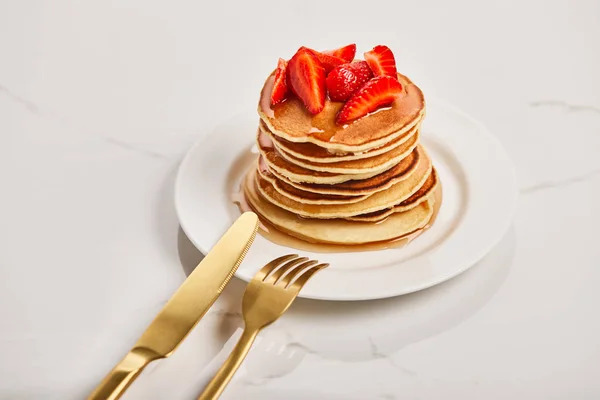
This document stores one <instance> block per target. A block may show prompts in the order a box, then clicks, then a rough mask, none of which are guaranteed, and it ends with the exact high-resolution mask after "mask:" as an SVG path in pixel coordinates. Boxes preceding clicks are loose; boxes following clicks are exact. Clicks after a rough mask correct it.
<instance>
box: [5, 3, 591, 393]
mask: <svg viewBox="0 0 600 400" xmlns="http://www.w3.org/2000/svg"><path fill="white" fill-rule="evenodd" d="M323 3H325V4H320V2H317V1H302V2H300V1H296V2H285V1H245V2H242V1H239V2H237V3H236V2H216V1H215V2H202V1H186V2H183V1H181V2H160V1H143V0H137V1H132V0H125V1H95V2H90V1H86V2H82V1H75V0H73V1H58V0H56V1H46V2H44V1H17V0H13V1H9V0H4V1H0V182H2V191H1V195H0V198H1V199H2V200H1V202H0V205H1V207H0V239H1V240H0V243H1V245H0V398H1V399H61V400H65V399H66V400H69V399H81V398H84V397H85V395H86V394H87V393H88V392H90V391H91V390H92V388H93V387H94V386H95V384H96V383H97V382H98V380H99V379H100V378H101V377H102V376H103V375H104V374H105V373H106V372H107V371H108V370H109V369H110V367H111V366H112V365H113V364H114V363H115V362H116V361H117V360H118V359H119V358H120V357H121V356H122V355H123V354H124V353H125V352H126V350H127V349H128V348H129V347H130V346H131V345H132V344H133V342H134V341H135V340H136V338H137V337H138V336H139V334H140V333H141V332H142V331H143V330H144V329H145V327H146V325H147V324H148V322H149V321H150V320H151V319H152V317H153V316H154V314H155V313H156V312H157V311H158V310H159V309H160V307H161V306H162V305H163V304H164V302H165V301H166V300H167V299H168V298H169V296H170V295H171V294H172V293H173V291H174V290H175V289H176V288H177V287H178V285H179V284H180V283H181V282H182V280H183V279H184V278H185V271H186V270H187V271H189V269H190V268H192V267H193V266H194V265H195V264H196V263H197V262H198V260H199V259H200V257H201V255H200V254H199V253H198V252H197V251H195V249H193V248H192V246H191V245H190V243H189V242H188V241H187V239H186V238H185V236H184V235H183V234H182V233H181V232H180V231H179V228H178V223H177V220H176V218H175V214H174V210H173V203H172V190H173V178H174V174H175V170H176V167H177V165H178V163H179V161H180V160H181V157H182V155H183V154H184V153H185V151H186V150H187V149H188V147H189V146H190V144H191V143H193V142H194V141H195V140H197V139H198V138H200V137H202V135H204V134H206V132H208V131H209V129H210V127H211V126H214V125H216V124H218V123H219V122H220V121H222V120H223V119H224V118H227V117H228V116H229V115H231V114H232V113H235V112H239V111H241V110H244V109H247V108H249V107H250V108H253V107H254V106H255V101H256V98H257V94H258V90H259V88H260V86H261V83H262V81H263V79H264V76H265V74H266V73H267V72H268V71H270V69H271V68H273V66H274V65H275V63H276V60H277V58H278V57H280V56H282V57H289V56H290V55H291V54H292V53H293V51H294V50H295V48H297V47H298V46H300V45H303V44H306V45H310V46H313V47H315V48H330V47H335V46H337V45H341V44H345V43H347V42H353V41H355V42H357V43H358V45H359V47H360V48H361V49H367V48H370V46H373V45H375V44H379V43H385V44H388V45H390V46H391V47H392V48H393V49H394V50H395V52H396V54H397V58H398V62H399V65H400V69H401V71H403V72H404V73H406V74H407V75H409V76H411V78H413V79H414V81H415V82H417V83H418V84H420V86H421V87H422V88H423V89H424V91H425V93H426V94H429V95H435V96H438V97H440V98H443V99H446V100H448V101H450V102H451V103H453V104H455V105H457V106H458V107H460V108H462V109H463V110H465V111H466V112H468V113H470V114H471V115H473V116H474V117H476V118H478V119H480V120H481V121H482V122H484V123H485V124H486V125H487V126H488V127H489V128H490V129H491V130H492V132H494V133H495V134H496V135H497V136H498V137H499V138H500V140H501V141H502V143H503V144H504V145H505V147H506V148H507V150H508V152H509V154H510V155H511V157H512V158H513V160H514V162H515V164H516V166H517V169H518V173H519V181H520V188H521V196H520V202H519V208H518V212H517V215H516V218H515V221H514V225H513V228H512V229H511V231H510V232H509V233H508V235H507V236H506V237H505V238H504V240H503V241H502V242H501V244H500V245H499V246H498V247H497V248H496V249H495V250H494V251H493V252H492V253H491V254H490V255H489V257H488V258H486V259H485V260H484V262H482V263H481V264H480V265H478V266H477V267H475V268H473V269H472V270H470V271H468V272H467V273H465V274H464V275H462V276H460V277H458V278H456V279H454V280H452V281H450V282H447V283H445V284H442V285H440V286H438V287H435V288H433V289H430V290H426V291H423V292H420V293H416V294H413V295H408V296H404V297H400V298H396V299H389V300H383V301H373V302H365V303H351V304H348V303H345V304H342V303H337V304H334V303H324V302H317V301H302V300H300V301H298V302H297V303H296V304H295V305H294V306H293V307H292V309H291V310H290V311H289V312H288V313H287V314H286V315H285V316H284V318H283V319H282V320H280V321H279V323H277V324H276V325H275V326H273V327H272V328H270V329H268V330H267V331H265V334H264V335H263V336H262V339H261V343H260V344H259V345H258V346H256V348H255V349H254V350H253V351H252V353H251V355H250V357H249V358H248V359H247V362H246V363H245V364H244V366H243V369H242V370H241V371H240V374H238V376H237V377H236V379H235V381H234V382H233V383H232V385H231V386H230V388H229V389H228V390H227V392H226V394H225V395H224V396H223V398H225V399H261V400H267V399H315V400H318V399H333V400H335V399H344V400H354V399H361V400H364V399H381V400H390V399H454V398H457V399H458V398H460V399H515V398H518V399H565V398H570V399H597V398H600V380H599V379H598V377H599V376H600V362H599V360H600V318H599V312H598V304H600V290H598V286H599V285H600V250H599V249H600V246H599V245H598V243H597V241H598V238H600V236H599V234H598V226H600V206H599V204H600V157H599V156H598V155H599V154H600V74H599V73H598V71H600V52H599V51H598V49H599V48H600V3H599V2H598V1H592V0H581V1H569V0H564V1H542V0H539V1H512V0H511V1H503V2H482V1H462V0H461V1H451V2H448V1H436V2H429V1H421V2H416V1H412V2H400V1H390V2H388V3H378V2H375V1H371V2H364V1H361V2H352V1H345V2H337V1H336V2H327V3H326V2H323ZM243 287H244V286H243V283H242V282H241V281H238V280H234V281H233V282H232V283H231V285H230V286H229V287H228V288H227V290H226V293H225V294H224V295H223V296H222V298H220V300H219V301H218V303H217V304H216V305H215V306H214V308H213V309H212V310H211V312H210V314H209V315H207V317H206V318H205V319H204V320H203V321H202V322H201V323H200V325H199V326H198V327H197V329H196V330H195V331H194V332H193V333H192V334H191V336H190V337H189V339H188V340H187V341H186V342H185V343H184V344H183V345H182V346H181V347H180V349H179V350H178V351H177V352H176V353H175V355H174V356H173V357H172V358H171V359H168V360H165V361H163V362H161V363H160V364H157V365H154V366H152V367H151V368H149V369H148V370H147V371H146V372H145V373H144V374H143V375H142V376H141V377H140V379H139V380H138V381H137V382H136V383H135V384H134V385H133V386H132V388H131V389H130V391H129V392H128V393H127V395H126V396H124V398H127V399H188V398H189V399H192V398H195V394H196V392H197V390H198V386H199V385H200V382H201V381H202V375H203V372H202V371H203V370H204V369H205V366H206V365H207V364H209V362H210V361H211V359H213V357H215V355H217V353H219V351H221V349H222V347H223V344H224V343H225V342H226V341H227V340H228V339H229V337H230V336H231V335H232V334H233V333H234V332H235V330H236V328H237V327H239V326H240V323H241V320H240V316H239V306H240V304H239V303H240V295H241V293H242V291H243Z"/></svg>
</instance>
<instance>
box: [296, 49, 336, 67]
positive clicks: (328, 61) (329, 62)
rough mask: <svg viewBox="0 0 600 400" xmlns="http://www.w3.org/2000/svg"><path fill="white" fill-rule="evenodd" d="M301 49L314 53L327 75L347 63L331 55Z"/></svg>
mask: <svg viewBox="0 0 600 400" xmlns="http://www.w3.org/2000/svg"><path fill="white" fill-rule="evenodd" d="M301 49H306V50H309V51H312V52H313V54H314V55H315V57H317V59H318V60H319V62H320V63H321V65H322V66H323V68H325V73H328V72H329V71H331V70H332V69H334V68H335V67H337V66H338V65H342V64H344V63H345V62H346V61H345V60H344V59H343V58H340V57H336V56H333V55H330V54H325V53H321V52H320V51H316V50H313V49H309V48H308V47H301Z"/></svg>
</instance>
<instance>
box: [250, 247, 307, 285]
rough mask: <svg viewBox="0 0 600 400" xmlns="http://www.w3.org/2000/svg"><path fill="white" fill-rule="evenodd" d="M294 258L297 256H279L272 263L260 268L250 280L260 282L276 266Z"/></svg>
mask: <svg viewBox="0 0 600 400" xmlns="http://www.w3.org/2000/svg"><path fill="white" fill-rule="evenodd" d="M296 257H298V254H288V255H287V256H281V257H279V258H276V259H274V260H273V261H271V262H270V263H268V264H266V265H265V266H264V267H262V268H261V269H260V271H258V272H257V273H256V275H254V278H252V279H253V280H258V281H262V280H263V279H265V277H266V276H267V275H269V273H270V272H271V271H273V270H274V269H275V268H277V267H278V266H280V265H281V264H283V263H284V262H286V261H289V260H291V259H292V258H296Z"/></svg>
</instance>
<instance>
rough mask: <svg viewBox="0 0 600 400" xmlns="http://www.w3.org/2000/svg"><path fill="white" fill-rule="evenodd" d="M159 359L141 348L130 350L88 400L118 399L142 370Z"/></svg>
mask: <svg viewBox="0 0 600 400" xmlns="http://www.w3.org/2000/svg"><path fill="white" fill-rule="evenodd" d="M159 358H163V357H162V356H160V355H159V354H156V353H155V352H153V351H151V350H148V349H145V348H141V347H136V348H134V349H132V350H131V351H130V352H129V353H127V355H126V356H125V358H123V359H122V360H121V362H119V363H118V364H117V366H116V367H114V368H113V370H112V371H110V373H109V374H108V375H107V376H106V377H105V378H104V379H103V380H102V382H101V383H100V385H98V387H97V388H96V389H95V390H94V392H93V393H92V394H91V395H90V396H89V397H88V400H117V399H119V398H120V397H121V396H122V395H123V393H125V390H127V388H128V387H129V385H131V384H132V383H133V381H134V380H135V378H137V377H138V375H139V374H140V373H141V372H142V371H143V369H144V368H145V367H146V366H147V365H148V364H149V363H150V362H151V361H153V360H157V359H159Z"/></svg>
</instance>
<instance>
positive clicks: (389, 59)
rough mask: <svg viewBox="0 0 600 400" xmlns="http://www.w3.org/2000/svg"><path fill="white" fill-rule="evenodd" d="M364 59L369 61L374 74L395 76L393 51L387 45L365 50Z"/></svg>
mask: <svg viewBox="0 0 600 400" xmlns="http://www.w3.org/2000/svg"><path fill="white" fill-rule="evenodd" d="M365 61H366V62H367V63H369V67H371V70H373V74H375V76H382V75H387V76H393V77H396V76H397V72H396V60H395V59H394V53H392V50H390V48H389V47H387V46H381V45H380V46H375V47H374V48H373V50H371V51H368V52H366V53H365Z"/></svg>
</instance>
